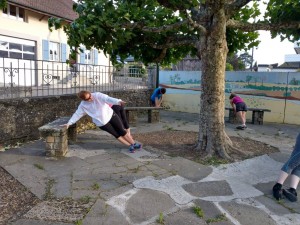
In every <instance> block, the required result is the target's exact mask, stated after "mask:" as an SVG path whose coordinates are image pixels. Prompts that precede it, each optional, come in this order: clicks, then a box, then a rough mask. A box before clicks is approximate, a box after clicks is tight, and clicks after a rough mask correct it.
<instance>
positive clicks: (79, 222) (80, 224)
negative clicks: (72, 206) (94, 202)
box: [74, 220, 82, 225]
mask: <svg viewBox="0 0 300 225" xmlns="http://www.w3.org/2000/svg"><path fill="white" fill-rule="evenodd" d="M74 224H75V225H82V220H77V221H75V223H74Z"/></svg>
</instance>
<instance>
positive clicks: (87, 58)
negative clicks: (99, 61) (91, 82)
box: [84, 50, 94, 64]
mask: <svg viewBox="0 0 300 225" xmlns="http://www.w3.org/2000/svg"><path fill="white" fill-rule="evenodd" d="M92 53H93V51H91V50H85V51H84V56H85V57H84V59H85V60H84V61H85V63H86V64H92V62H93V58H94V57H93V54H92Z"/></svg>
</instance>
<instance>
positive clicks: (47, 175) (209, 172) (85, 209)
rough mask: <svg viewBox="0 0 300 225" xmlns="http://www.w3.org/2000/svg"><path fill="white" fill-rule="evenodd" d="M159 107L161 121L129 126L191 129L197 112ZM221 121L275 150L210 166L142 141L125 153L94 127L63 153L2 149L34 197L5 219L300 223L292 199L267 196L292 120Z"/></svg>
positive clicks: (26, 223) (33, 224)
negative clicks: (237, 124) (245, 124)
mask: <svg viewBox="0 0 300 225" xmlns="http://www.w3.org/2000/svg"><path fill="white" fill-rule="evenodd" d="M162 114H163V116H162V120H161V122H160V123H158V124H151V125H149V124H147V123H143V121H142V122H140V124H139V125H138V128H132V132H133V133H134V132H135V131H136V130H137V129H138V131H139V132H147V131H155V130H162V129H164V126H165V125H166V124H168V125H170V124H171V126H172V127H173V128H174V129H179V130H194V131H197V129H198V124H197V122H195V120H197V116H196V115H191V114H184V113H171V112H163V113H162ZM182 124H184V126H183V125H182ZM226 126H227V128H226V129H227V132H228V133H229V135H237V136H243V137H249V138H252V139H254V140H259V141H263V142H265V143H268V144H272V145H274V146H276V147H278V148H279V149H280V151H281V152H280V153H274V154H271V155H269V156H267V155H263V156H260V157H255V158H252V159H248V160H244V161H242V162H236V163H232V164H228V165H221V166H218V167H211V166H203V165H200V164H198V163H195V162H192V161H190V160H187V159H184V158H180V157H175V158H174V157H168V156H166V155H162V154H158V152H157V151H156V150H155V149H153V148H147V147H146V148H144V149H143V150H141V151H138V152H136V153H135V154H130V153H128V149H126V148H124V147H123V146H122V145H120V144H119V143H117V142H116V141H115V139H113V138H111V137H110V136H109V135H107V134H106V133H103V132H101V131H98V130H90V131H87V132H85V133H84V134H81V135H79V141H78V142H77V143H74V144H72V145H70V146H69V147H70V149H69V153H68V156H67V157H65V158H62V159H53V158H47V157H45V156H44V143H43V141H42V140H39V141H35V142H32V143H28V144H26V145H24V146H22V147H21V148H19V149H14V150H9V151H6V152H2V153H0V165H1V166H2V167H4V168H5V169H6V170H7V171H8V172H9V173H10V174H12V175H13V176H14V177H15V178H16V179H18V180H19V181H20V182H21V183H22V184H23V185H25V186H26V187H27V188H28V189H29V190H30V191H31V192H32V193H34V194H35V195H36V196H37V197H38V198H39V199H40V200H41V202H40V203H39V204H38V205H36V206H35V207H33V208H32V209H31V210H30V211H28V212H27V213H26V214H25V215H23V216H22V218H20V219H19V220H17V221H14V222H12V223H11V224H13V225H68V224H86V225H99V224H107V225H119V224H120V225H122V224H130V225H135V224H140V225H148V224H151V225H154V224H170V225H177V224H178V225H184V224H192V225H193V224H214V225H227V224H228V225H229V224H230V225H231V224H234V225H252V224H253V225H260V224H261V225H267V224H270V225H271V224H274V225H276V224H280V225H297V224H300V214H299V212H300V205H299V203H298V202H296V203H291V202H289V201H287V200H282V201H280V202H277V201H275V200H274V199H273V197H272V195H271V194H272V193H271V188H272V186H273V184H274V181H275V180H276V178H277V176H278V173H279V170H280V167H281V166H282V163H283V162H284V161H285V160H286V159H287V157H288V156H289V154H290V152H291V150H292V147H293V145H294V140H295V137H296V135H297V132H298V130H299V126H292V125H278V124H265V125H263V126H255V125H249V128H248V129H247V130H246V131H236V130H234V129H233V128H234V126H233V125H231V124H226ZM37 165H39V166H37ZM39 168H40V169H39ZM196 212H198V214H199V215H200V216H201V217H200V216H198V215H197V213H196Z"/></svg>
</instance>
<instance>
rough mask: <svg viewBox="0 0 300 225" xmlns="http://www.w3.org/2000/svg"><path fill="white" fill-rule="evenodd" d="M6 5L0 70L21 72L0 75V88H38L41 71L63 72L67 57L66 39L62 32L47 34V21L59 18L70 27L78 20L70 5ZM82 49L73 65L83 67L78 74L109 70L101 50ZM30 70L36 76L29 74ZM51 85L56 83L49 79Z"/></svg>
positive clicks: (0, 17)
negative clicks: (9, 84)
mask: <svg viewBox="0 0 300 225" xmlns="http://www.w3.org/2000/svg"><path fill="white" fill-rule="evenodd" d="M7 3H8V5H7V7H6V8H5V9H3V10H0V59H1V60H0V67H1V68H23V69H18V76H13V72H14V71H12V69H8V70H7V71H8V73H5V71H4V72H2V74H0V86H1V83H2V86H3V84H5V83H8V82H9V83H11V84H12V83H14V84H16V85H19V86H20V85H21V86H27V85H29V84H30V85H31V86H32V85H41V84H42V83H43V82H44V81H45V80H43V79H44V78H45V76H44V77H43V75H42V74H45V72H40V71H41V68H43V70H46V69H49V68H52V69H53V68H55V70H57V71H59V70H60V69H61V70H66V69H65V67H66V66H68V65H67V64H66V61H67V59H68V58H69V53H70V47H69V46H68V44H67V41H68V37H67V35H66V34H65V32H64V31H63V29H58V30H54V29H53V31H50V30H49V28H48V19H49V18H50V17H56V18H62V19H64V20H65V21H66V22H68V23H71V22H72V21H73V20H74V19H76V17H77V15H76V13H75V12H74V11H73V10H72V6H73V1H72V0H63V1H61V0H51V1H49V0H39V1H36V0H8V1H7ZM83 49H84V52H82V53H81V54H79V55H78V56H77V58H76V62H75V63H78V64H80V65H85V66H84V67H82V68H80V67H78V68H76V70H77V71H80V70H83V69H84V70H85V71H86V70H89V69H90V70H92V69H93V66H95V65H104V66H110V60H109V58H107V57H106V56H105V55H104V54H103V52H102V51H101V50H98V49H85V48H84V46H83ZM86 65H89V66H88V67H87V66H86ZM62 67H64V68H62ZM29 68H30V69H29ZM87 68H88V69H87ZM33 70H34V71H36V72H35V73H32V71H33ZM48 77H49V76H48ZM56 77H57V76H56ZM51 81H53V82H54V81H55V79H53V77H51Z"/></svg>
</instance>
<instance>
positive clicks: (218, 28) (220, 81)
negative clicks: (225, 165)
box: [197, 9, 233, 159]
mask: <svg viewBox="0 0 300 225" xmlns="http://www.w3.org/2000/svg"><path fill="white" fill-rule="evenodd" d="M207 31H208V32H207V35H206V36H205V37H203V38H202V39H201V43H200V47H199V48H200V49H198V50H199V54H200V55H199V57H201V63H202V77H201V88H202V92H201V100H200V101H201V102H200V121H199V123H200V124H199V141H198V145H197V148H198V149H200V151H201V152H202V153H205V155H206V156H212V155H218V156H221V157H222V158H226V159H230V156H229V154H228V153H229V151H230V150H231V149H233V148H232V142H231V140H230V138H229V137H228V136H227V134H226V132H225V122H224V111H225V91H224V89H225V65H226V57H227V52H228V48H227V42H226V17H225V13H224V11H223V10H222V9H221V10H219V11H217V12H216V13H215V14H214V15H213V19H212V20H211V23H210V25H209V26H208V27H207Z"/></svg>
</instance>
